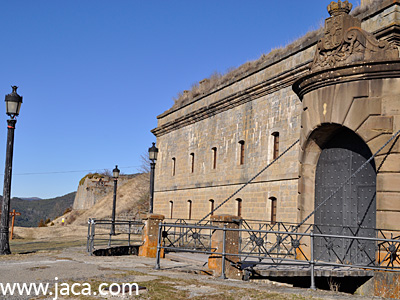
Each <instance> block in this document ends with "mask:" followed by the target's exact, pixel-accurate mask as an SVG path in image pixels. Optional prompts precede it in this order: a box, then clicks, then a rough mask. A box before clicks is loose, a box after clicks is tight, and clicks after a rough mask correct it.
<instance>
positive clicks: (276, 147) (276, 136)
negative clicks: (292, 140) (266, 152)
mask: <svg viewBox="0 0 400 300" xmlns="http://www.w3.org/2000/svg"><path fill="white" fill-rule="evenodd" d="M272 135H273V136H274V153H273V159H277V158H278V156H279V132H274V133H273V134H272Z"/></svg>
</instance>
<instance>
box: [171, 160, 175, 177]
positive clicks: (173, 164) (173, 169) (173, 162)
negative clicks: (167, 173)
mask: <svg viewBox="0 0 400 300" xmlns="http://www.w3.org/2000/svg"><path fill="white" fill-rule="evenodd" d="M175 168H176V159H175V157H173V158H172V176H175Z"/></svg>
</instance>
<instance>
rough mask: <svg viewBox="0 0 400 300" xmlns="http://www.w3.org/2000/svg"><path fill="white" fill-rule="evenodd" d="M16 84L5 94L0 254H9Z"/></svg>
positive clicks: (18, 103)
mask: <svg viewBox="0 0 400 300" xmlns="http://www.w3.org/2000/svg"><path fill="white" fill-rule="evenodd" d="M17 88H18V87H17V86H12V89H13V91H12V93H11V94H8V95H6V100H5V101H6V113H7V115H9V116H10V119H9V120H7V128H8V130H7V148H6V166H5V170H4V190H3V201H2V204H1V227H0V255H4V254H11V251H10V245H9V240H8V239H9V235H8V230H9V227H8V223H9V218H10V216H9V212H10V200H11V174H12V158H13V150H14V130H15V124H16V123H17V120H16V119H15V117H17V116H18V115H19V110H20V109H21V104H22V97H21V96H20V95H18V94H17Z"/></svg>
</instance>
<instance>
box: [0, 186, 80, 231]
mask: <svg viewBox="0 0 400 300" xmlns="http://www.w3.org/2000/svg"><path fill="white" fill-rule="evenodd" d="M75 194H76V192H72V193H69V194H66V195H64V196H60V197H56V198H51V199H40V198H36V197H29V198H22V199H21V198H16V197H14V198H12V199H11V204H10V211H12V210H13V209H15V211H16V212H19V213H21V215H20V216H16V217H15V226H21V227H37V226H38V224H39V222H40V220H41V219H43V221H45V220H46V219H47V218H49V219H50V220H53V219H54V218H56V217H59V216H61V215H62V214H63V213H64V212H65V210H66V209H67V208H71V207H72V204H73V203H74V199H75ZM2 198H3V197H2V196H0V200H3V199H2Z"/></svg>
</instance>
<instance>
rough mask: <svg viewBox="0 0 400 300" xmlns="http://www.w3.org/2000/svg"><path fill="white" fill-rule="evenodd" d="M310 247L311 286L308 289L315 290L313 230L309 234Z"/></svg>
mask: <svg viewBox="0 0 400 300" xmlns="http://www.w3.org/2000/svg"><path fill="white" fill-rule="evenodd" d="M310 247H311V260H310V267H311V286H310V289H312V290H316V287H315V278H314V275H315V274H314V265H315V261H314V230H311V232H310Z"/></svg>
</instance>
